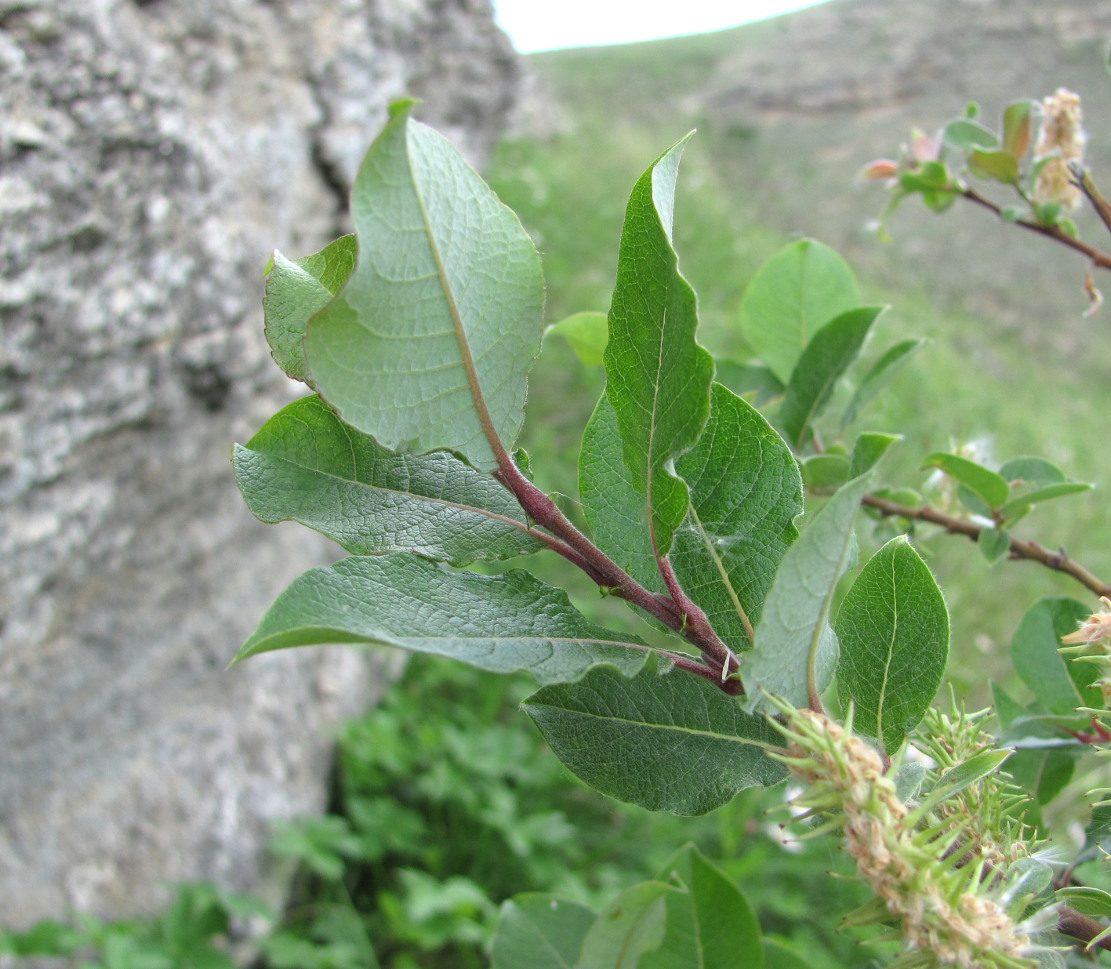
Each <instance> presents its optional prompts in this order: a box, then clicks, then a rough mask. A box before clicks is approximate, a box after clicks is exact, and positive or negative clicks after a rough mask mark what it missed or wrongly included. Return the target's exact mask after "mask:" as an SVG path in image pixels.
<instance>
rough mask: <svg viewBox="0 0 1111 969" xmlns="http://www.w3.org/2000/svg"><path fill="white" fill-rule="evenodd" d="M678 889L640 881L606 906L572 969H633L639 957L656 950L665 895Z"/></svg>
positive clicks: (664, 923) (663, 921)
mask: <svg viewBox="0 0 1111 969" xmlns="http://www.w3.org/2000/svg"><path fill="white" fill-rule="evenodd" d="M675 894H678V889H676V888H672V887H671V886H670V885H666V884H664V883H663V882H641V883H640V884H639V885H634V886H633V887H632V888H627V889H625V891H623V892H622V893H621V894H620V895H618V896H617V898H615V899H614V900H613V901H612V902H610V903H609V905H607V906H606V907H605V908H604V909H603V910H602V912H601V914H600V915H599V916H598V918H597V919H596V920H595V922H594V924H593V925H592V926H591V927H590V930H589V931H588V932H587V933H586V938H585V939H584V940H583V946H582V952H581V953H580V955H579V961H578V963H576V967H575V969H637V967H638V965H639V964H640V959H641V956H643V955H644V953H646V952H651V951H652V950H654V949H658V948H659V946H660V943H661V942H663V939H664V932H665V931H666V928H667V902H666V897H667V896H668V895H675Z"/></svg>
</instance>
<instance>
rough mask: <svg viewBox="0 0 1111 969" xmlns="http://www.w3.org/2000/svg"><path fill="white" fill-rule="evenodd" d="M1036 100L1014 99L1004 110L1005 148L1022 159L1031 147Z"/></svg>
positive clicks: (1015, 156) (1010, 153) (1018, 159)
mask: <svg viewBox="0 0 1111 969" xmlns="http://www.w3.org/2000/svg"><path fill="white" fill-rule="evenodd" d="M1036 103H1037V102H1035V101H1013V102H1012V103H1011V104H1008V105H1007V107H1006V109H1005V110H1004V111H1003V150H1004V151H1005V152H1007V153H1008V154H1009V155H1011V156H1013V157H1014V159H1015V161H1022V159H1023V157H1024V156H1025V155H1026V152H1027V150H1028V149H1029V148H1030V128H1031V122H1032V120H1033V114H1034V107H1035V104H1036Z"/></svg>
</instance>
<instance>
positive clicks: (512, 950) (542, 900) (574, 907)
mask: <svg viewBox="0 0 1111 969" xmlns="http://www.w3.org/2000/svg"><path fill="white" fill-rule="evenodd" d="M596 918H597V915H596V914H595V912H594V911H593V910H591V909H589V908H587V907H586V906H585V905H580V904H579V903H578V902H570V901H567V900H566V899H562V898H557V897H556V896H555V895H541V894H538V893H530V894H526V895H515V896H514V897H513V898H511V899H509V900H507V901H506V902H505V903H504V904H503V905H502V907H501V915H500V916H499V918H498V927H497V931H496V932H495V933H494V941H493V948H492V956H493V969H572V967H573V966H574V965H575V963H576V962H577V961H578V958H579V952H580V951H581V949H582V944H583V939H585V938H586V934H587V932H588V931H589V929H590V927H591V925H593V924H594V920H595V919H596Z"/></svg>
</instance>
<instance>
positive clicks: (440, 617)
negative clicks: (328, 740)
mask: <svg viewBox="0 0 1111 969" xmlns="http://www.w3.org/2000/svg"><path fill="white" fill-rule="evenodd" d="M319 643H375V644H378V645H382V646H397V647H400V648H401V649H408V650H412V651H413V652H417V653H431V654H433V655H436V656H447V657H449V658H451V659H457V660H460V661H461V662H464V663H469V664H470V665H471V666H477V667H478V668H479V669H484V670H490V671H491V672H494V673H512V672H515V671H517V670H525V671H527V672H530V673H532V675H533V676H534V677H536V679H537V681H539V682H540V683H565V682H568V681H572V680H577V679H579V678H580V677H582V676H583V675H584V674H585V673H586V672H587V670H589V669H590V668H591V667H592V666H596V665H598V664H599V663H607V664H612V665H613V666H615V667H617V669H619V670H620V671H621V673H622V674H623V675H625V676H632V675H633V674H635V673H636V672H637V670H639V669H640V668H641V667H642V666H643V665H644V661H645V659H646V655H647V653H646V650H647V647H646V646H645V645H644V644H643V643H641V641H640V640H638V639H637V638H636V637H635V636H629V635H625V634H620V633H613V632H610V631H609V630H607V629H602V628H601V627H600V626H596V625H594V624H593V623H590V622H588V621H587V620H586V619H585V618H583V616H582V615H581V614H580V613H579V612H577V611H576V610H575V609H574V607H573V606H572V605H571V604H570V602H568V600H567V595H566V594H565V593H564V592H563V590H561V589H556V588H553V587H552V586H548V585H545V584H544V583H543V582H541V581H540V580H539V579H537V578H535V577H534V576H532V575H530V574H529V573H527V572H522V571H520V570H518V569H513V570H510V571H508V572H505V573H504V574H502V575H497V576H485V575H475V574H474V573H471V572H449V571H447V570H446V569H444V568H441V567H440V566H439V565H437V564H436V563H434V562H429V561H428V560H426V559H421V558H417V557H416V556H414V555H408V554H395V555H381V556H376V557H372V558H362V557H352V558H347V559H344V560H343V561H341V562H337V563H336V564H335V565H333V566H329V567H328V568H322V569H310V570H309V571H308V572H306V573H305V574H304V575H302V576H300V577H299V578H297V579H294V581H293V582H292V584H291V585H290V586H289V587H288V588H287V589H286V590H285V591H284V592H283V593H282V594H281V595H280V596H278V598H277V599H276V600H275V602H274V604H273V605H272V606H271V607H270V610H269V612H267V613H266V615H265V616H263V619H262V622H261V623H259V627H258V629H257V630H255V632H254V634H253V635H252V636H251V638H250V639H248V640H247V642H246V643H244V644H243V647H242V648H241V649H240V650H239V653H238V655H237V656H236V657H235V662H236V663H238V662H240V661H241V660H244V659H246V658H247V657H248V656H254V655H255V654H256V653H265V652H269V651H270V650H274V649H286V648H289V647H291V646H308V645H312V644H319Z"/></svg>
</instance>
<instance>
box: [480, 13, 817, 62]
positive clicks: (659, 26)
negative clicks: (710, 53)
mask: <svg viewBox="0 0 1111 969" xmlns="http://www.w3.org/2000/svg"><path fill="white" fill-rule="evenodd" d="M820 2H823V0H494V7H495V9H496V10H497V16H498V23H499V24H500V25H501V27H502V29H503V30H504V31H505V32H506V33H507V34H509V36H510V37H511V38H512V40H513V44H514V46H515V47H516V48H517V50H519V51H520V52H521V53H522V54H531V53H533V52H534V51H540V50H553V49H555V48H557V47H592V46H595V45H598V44H630V43H633V42H634V41H639V40H654V39H656V38H659V37H674V36H676V35H678V34H700V33H704V32H706V31H709V30H721V29H724V28H726V27H736V26H737V25H738V24H746V23H751V22H752V21H754V20H763V19H765V18H767V17H774V16H776V15H778V14H781V13H787V12H788V11H791V10H800V9H801V8H803V7H810V6H813V5H814V4H815V3H820Z"/></svg>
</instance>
